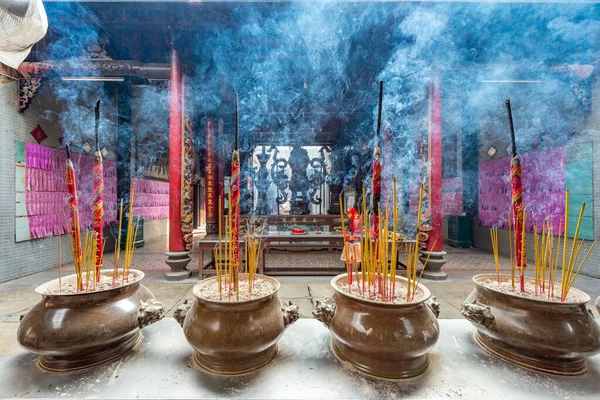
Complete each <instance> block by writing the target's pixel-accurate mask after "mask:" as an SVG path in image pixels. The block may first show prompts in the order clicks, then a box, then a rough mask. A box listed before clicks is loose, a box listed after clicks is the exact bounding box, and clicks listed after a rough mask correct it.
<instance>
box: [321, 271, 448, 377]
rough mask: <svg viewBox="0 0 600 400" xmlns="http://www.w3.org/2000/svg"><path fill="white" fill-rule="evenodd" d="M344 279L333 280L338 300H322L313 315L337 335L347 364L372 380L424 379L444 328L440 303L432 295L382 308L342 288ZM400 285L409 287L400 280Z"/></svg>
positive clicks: (340, 354)
mask: <svg viewBox="0 0 600 400" xmlns="http://www.w3.org/2000/svg"><path fill="white" fill-rule="evenodd" d="M342 279H343V280H346V279H347V274H341V275H338V276H336V277H334V278H333V279H332V280H331V287H332V288H333V290H334V294H333V297H331V298H325V299H323V300H317V304H316V307H315V310H314V311H313V315H314V316H315V318H316V319H318V320H319V321H321V322H322V323H323V324H324V325H325V326H326V327H327V328H328V329H329V330H330V331H331V334H332V340H331V347H332V349H333V353H334V354H335V356H336V357H337V358H338V359H339V360H340V361H342V362H349V363H350V364H351V365H352V366H353V367H354V368H356V369H357V370H358V371H360V372H363V373H365V374H368V375H372V376H376V377H380V378H386V379H403V378H411V377H415V376H418V375H421V374H422V373H424V372H425V371H427V368H428V366H429V358H428V356H427V354H428V353H429V352H430V351H431V349H433V347H434V346H435V344H436V342H437V340H438V336H439V333H440V328H439V324H438V320H437V318H438V316H439V303H437V302H436V300H435V297H432V296H431V293H430V292H429V290H428V289H427V288H426V287H425V286H423V285H421V284H419V290H421V291H422V292H423V296H421V299H420V300H417V301H413V302H407V303H400V304H398V303H393V304H392V303H382V302H377V301H372V300H368V299H365V298H361V297H358V296H354V295H351V294H348V293H346V292H344V291H342V290H341V289H340V287H339V286H338V281H340V280H342ZM396 279H397V281H403V282H407V280H406V278H403V277H401V276H397V278H396Z"/></svg>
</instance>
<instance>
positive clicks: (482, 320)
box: [460, 298, 496, 328]
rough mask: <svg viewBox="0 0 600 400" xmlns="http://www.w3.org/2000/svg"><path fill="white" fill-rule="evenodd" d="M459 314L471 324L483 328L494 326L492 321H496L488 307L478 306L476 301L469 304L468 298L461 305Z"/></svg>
mask: <svg viewBox="0 0 600 400" xmlns="http://www.w3.org/2000/svg"><path fill="white" fill-rule="evenodd" d="M460 313H461V314H462V315H463V317H465V318H466V319H468V320H469V321H471V322H472V323H474V324H476V325H481V326H483V327H485V328H489V327H491V326H492V325H494V321H495V320H496V317H494V314H492V309H491V308H490V307H489V306H486V305H483V304H478V303H477V300H473V301H472V302H471V301H470V299H469V298H467V300H465V302H464V303H463V304H462V307H461V309H460Z"/></svg>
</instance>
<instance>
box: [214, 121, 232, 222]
mask: <svg viewBox="0 0 600 400" xmlns="http://www.w3.org/2000/svg"><path fill="white" fill-rule="evenodd" d="M216 137H217V139H219V138H222V137H223V120H222V119H220V118H219V119H218V120H217V135H216ZM223 147H224V146H223V141H222V140H217V141H216V144H215V149H216V152H217V193H218V199H217V201H219V202H220V203H221V210H223V213H224V215H225V198H226V196H225V161H224V158H223V151H224V149H223ZM228 207H229V205H228ZM224 215H218V216H217V218H221V223H222V224H224V223H225V220H224ZM222 226H225V225H222Z"/></svg>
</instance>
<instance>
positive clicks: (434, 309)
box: [425, 296, 440, 318]
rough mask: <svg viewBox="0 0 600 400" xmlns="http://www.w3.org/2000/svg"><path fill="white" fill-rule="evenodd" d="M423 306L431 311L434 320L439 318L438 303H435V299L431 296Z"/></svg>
mask: <svg viewBox="0 0 600 400" xmlns="http://www.w3.org/2000/svg"><path fill="white" fill-rule="evenodd" d="M425 305H426V306H427V307H429V309H430V310H431V312H433V315H435V317H436V318H439V317H440V302H439V301H437V297H435V296H431V297H430V298H429V300H427V301H426V302H425Z"/></svg>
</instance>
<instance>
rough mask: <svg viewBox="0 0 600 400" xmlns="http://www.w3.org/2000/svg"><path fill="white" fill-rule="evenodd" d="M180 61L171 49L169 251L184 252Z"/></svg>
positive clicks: (175, 51)
mask: <svg viewBox="0 0 600 400" xmlns="http://www.w3.org/2000/svg"><path fill="white" fill-rule="evenodd" d="M181 96H182V86H181V59H180V54H179V52H178V51H177V50H175V49H171V77H170V83H169V251H171V252H180V251H185V245H184V242H183V234H182V232H181V164H182V163H181V157H182V151H181V150H182V136H183V129H182V116H183V112H182V97H181Z"/></svg>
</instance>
